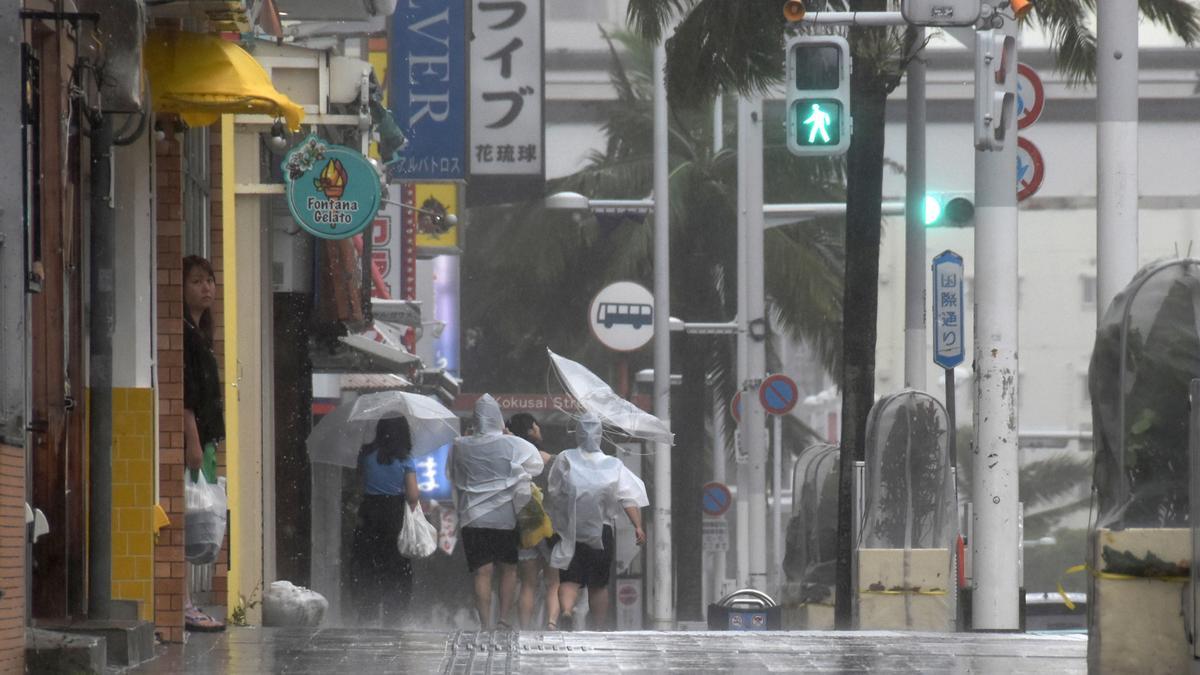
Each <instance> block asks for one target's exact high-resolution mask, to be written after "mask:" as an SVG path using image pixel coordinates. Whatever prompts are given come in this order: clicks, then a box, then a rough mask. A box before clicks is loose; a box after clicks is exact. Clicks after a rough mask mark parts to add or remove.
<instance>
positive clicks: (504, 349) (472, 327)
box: [463, 33, 844, 619]
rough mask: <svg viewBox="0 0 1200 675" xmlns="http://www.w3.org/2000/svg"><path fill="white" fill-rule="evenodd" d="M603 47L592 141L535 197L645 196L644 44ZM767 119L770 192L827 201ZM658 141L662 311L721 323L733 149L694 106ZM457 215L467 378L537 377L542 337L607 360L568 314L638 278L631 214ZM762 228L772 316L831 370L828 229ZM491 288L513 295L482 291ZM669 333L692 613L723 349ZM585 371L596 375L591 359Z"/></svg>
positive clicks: (500, 381) (832, 283) (678, 542)
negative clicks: (468, 223)
mask: <svg viewBox="0 0 1200 675" xmlns="http://www.w3.org/2000/svg"><path fill="white" fill-rule="evenodd" d="M609 44H610V49H611V51H612V56H613V59H612V63H613V66H612V71H611V77H612V82H613V84H614V86H615V88H616V91H617V102H616V104H615V105H613V106H612V107H611V109H610V110H609V112H608V119H607V121H606V123H605V125H604V133H605V136H606V140H607V143H606V147H605V150H604V151H603V152H597V153H595V154H594V155H593V156H592V157H591V158H590V160H589V162H588V165H587V166H586V167H585V168H584V169H583V170H581V171H579V172H577V173H575V174H572V175H570V176H567V177H565V178H562V179H560V180H557V181H553V182H552V183H551V184H550V185H549V186H548V187H547V189H548V191H549V192H557V191H560V190H574V191H577V192H580V193H583V194H586V195H588V196H590V197H593V198H630V197H639V196H644V195H646V194H647V192H648V188H649V186H650V184H651V174H652V167H653V148H652V143H651V140H652V133H651V131H652V128H653V110H652V89H653V86H652V81H651V78H650V74H651V72H652V68H651V62H652V59H651V50H650V47H649V45H648V44H646V43H645V42H644V41H643V40H641V39H640V38H638V37H636V36H634V35H632V34H629V33H617V34H615V35H613V36H612V38H611V39H610V42H609ZM617 45H619V46H620V50H618V48H617ZM767 126H768V128H772V129H773V130H776V129H777V131H775V133H774V134H773V136H771V137H768V138H767V139H766V143H765V146H766V150H765V154H766V160H765V161H766V162H767V166H768V167H769V170H768V171H767V172H766V173H767V175H768V176H769V177H770V178H769V180H768V185H767V186H766V189H767V191H768V195H769V196H770V197H771V198H772V199H776V200H779V201H786V200H791V201H817V200H828V199H831V198H841V196H842V195H843V194H844V193H843V190H842V179H843V176H842V170H841V165H840V163H839V162H835V161H827V160H809V161H801V160H797V159H796V158H794V157H792V156H791V155H790V154H789V153H788V152H787V151H786V148H785V147H784V139H783V137H782V131H781V130H782V128H783V126H782V123H780V124H777V125H767ZM727 135H730V136H731V135H732V134H727ZM670 143H671V185H670V188H671V195H670V208H671V224H672V232H671V244H672V250H671V258H672V261H673V264H672V266H671V268H672V270H671V271H672V278H671V300H672V302H671V308H672V314H674V315H675V316H679V317H681V318H683V319H685V320H687V321H726V320H730V319H731V318H732V317H733V316H734V314H735V311H736V288H735V286H734V283H733V281H734V279H735V277H736V274H735V270H736V252H737V242H736V239H735V234H736V229H735V227H734V223H735V222H736V217H737V214H736V204H737V196H736V194H737V193H736V185H737V177H736V164H737V162H736V151H735V150H733V149H729V148H726V149H722V150H714V144H713V139H712V138H711V123H710V117H709V114H708V109H707V108H705V109H686V108H679V107H676V108H675V109H674V111H673V113H672V116H671V125H670ZM471 219H472V221H473V222H476V223H487V225H486V226H481V227H477V228H475V230H473V231H472V239H471V242H470V244H469V246H468V247H467V252H466V259H465V260H464V265H463V270H464V283H463V304H464V312H465V314H466V320H465V321H464V327H465V341H466V350H465V352H466V367H467V372H469V373H471V374H472V379H473V382H472V386H473V388H474V387H480V388H500V387H512V386H513V385H514V384H521V385H523V386H528V387H534V388H543V387H545V386H546V379H545V367H544V366H543V365H542V364H544V363H545V355H544V351H543V350H544V347H545V346H547V345H548V346H550V347H552V348H553V349H555V351H559V352H561V353H564V354H565V355H568V356H571V357H575V358H581V359H583V360H584V361H585V362H587V363H588V364H589V365H592V366H594V367H595V366H596V365H597V364H607V367H610V368H611V366H612V365H613V364H615V363H616V361H617V360H618V357H614V356H613V355H612V354H611V353H605V352H604V351H603V349H602V348H601V347H600V346H599V345H598V344H597V343H596V341H595V340H592V339H590V336H589V333H588V329H587V328H586V326H585V322H584V321H582V320H580V319H582V318H583V317H584V316H586V311H587V303H588V302H589V300H590V298H591V297H592V296H593V295H594V294H595V292H596V291H598V290H599V289H600V288H602V287H603V286H605V285H607V284H608V283H611V282H612V281H616V280H622V279H630V280H635V281H640V282H642V283H645V284H647V285H648V283H649V281H650V279H651V275H652V272H653V270H652V269H651V252H652V245H653V240H652V231H651V228H649V227H648V226H647V223H643V222H641V220H640V218H638V217H632V216H625V217H621V216H614V217H599V218H596V219H585V220H582V221H581V222H579V223H576V222H574V221H573V219H572V218H571V217H570V216H565V215H562V214H557V213H552V212H547V211H545V210H544V209H543V208H542V206H541V205H540V204H524V205H517V206H509V207H505V208H500V209H490V210H488V211H487V212H485V213H473V214H472V217H471ZM765 238H766V240H765V243H766V246H765V248H766V250H767V251H768V257H767V260H766V263H767V265H768V268H767V269H768V273H767V278H766V287H767V292H768V295H769V296H770V298H771V300H772V312H773V314H772V315H773V316H774V317H775V318H776V320H777V323H778V325H779V327H780V329H781V330H782V331H784V332H785V333H786V334H787V335H788V336H789V338H792V339H805V340H807V341H809V342H810V343H811V344H813V345H815V346H816V348H817V349H818V350H819V352H820V353H821V354H822V355H823V357H824V360H825V363H826V366H827V367H829V368H831V369H833V370H834V372H836V368H837V364H838V363H839V358H840V353H839V352H838V350H837V345H838V344H840V338H841V336H840V318H841V291H840V282H841V268H842V259H841V232H840V227H839V226H838V225H837V223H836V222H834V221H818V222H809V223H804V224H799V223H797V224H793V225H789V226H784V227H778V228H772V229H771V230H769V231H768V232H767V233H766V235H765ZM497 289H504V292H505V293H507V294H509V295H510V296H511V297H512V298H513V300H514V301H508V302H503V303H499V302H496V301H495V298H496V296H497ZM675 339H676V340H677V343H676V344H675V346H674V347H673V350H672V352H673V354H675V355H676V357H675V358H674V359H673V361H674V363H675V364H676V367H677V368H678V369H679V370H678V372H680V373H681V374H682V376H683V383H682V385H681V386H680V387H679V388H678V389H676V391H675V394H676V398H675V401H674V405H673V411H672V419H673V422H674V424H673V426H674V428H675V430H676V432H677V436H676V451H675V452H674V453H673V462H672V474H673V480H672V483H673V484H672V494H673V500H672V501H673V503H672V511H673V514H674V517H673V519H674V522H673V533H672V534H673V541H674V549H675V551H676V556H677V563H676V569H677V570H679V573H678V577H679V578H678V583H677V589H678V594H679V601H678V604H677V606H678V607H679V615H680V617H681V618H684V619H692V618H699V617H700V612H701V610H702V608H701V607H700V588H701V586H702V584H701V579H700V569H701V550H702V545H701V540H700V539H701V537H700V534H701V533H700V530H701V513H700V502H701V500H700V499H699V494H700V488H701V486H702V485H703V483H704V482H705V480H706V479H707V476H708V475H709V474H708V472H707V465H708V457H709V456H710V453H708V452H705V451H704V448H705V445H706V443H707V434H706V432H705V426H706V420H707V418H708V413H709V411H710V410H712V407H711V405H712V399H711V398H710V395H711V396H717V397H719V400H728V399H729V397H730V396H732V394H733V390H734V387H735V383H734V382H733V377H732V371H733V367H732V362H733V354H734V350H733V345H732V344H731V343H730V341H729V340H728V339H727V338H722V337H719V336H718V337H696V336H679V337H676V338H675ZM648 356H649V355H648V354H644V353H637V354H633V355H631V356H630V357H629V358H630V360H631V362H632V364H634V366H635V367H637V366H639V365H649V363H648V360H649V359H648ZM531 364H537V365H536V366H532V367H531ZM600 372H601V374H605V373H606V371H605V370H604V367H603V366H602V367H601V368H600ZM607 372H608V374H610V375H611V371H607ZM477 374H478V375H477ZM610 381H613V380H610ZM710 382H711V383H713V387H712V388H711V389H710V387H709V383H710ZM732 427H733V425H732V424H730V425H728V426H727V428H729V429H732ZM794 432H795V428H794V426H792V427H789V428H788V433H794Z"/></svg>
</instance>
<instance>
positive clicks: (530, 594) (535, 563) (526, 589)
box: [517, 558, 549, 630]
mask: <svg viewBox="0 0 1200 675" xmlns="http://www.w3.org/2000/svg"><path fill="white" fill-rule="evenodd" d="M540 566H541V562H540V558H534V559H533V560H522V561H521V562H519V563H517V568H518V569H519V570H520V572H521V594H520V595H519V596H518V597H517V617H518V618H519V619H520V621H521V630H529V628H531V626H530V624H531V623H532V622H533V603H534V601H535V600H537V586H538V568H539V567H540ZM547 592H549V590H547Z"/></svg>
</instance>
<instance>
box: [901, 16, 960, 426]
mask: <svg viewBox="0 0 1200 675" xmlns="http://www.w3.org/2000/svg"><path fill="white" fill-rule="evenodd" d="M914 30H915V31H916V34H917V39H916V46H915V47H914V48H915V49H916V50H917V52H918V53H917V54H914V55H913V56H912V59H911V60H910V61H909V62H908V75H907V78H906V85H905V87H906V89H905V103H906V104H907V107H908V120H907V121H906V122H905V125H904V128H905V137H906V147H905V152H904V154H905V164H906V166H905V173H904V186H905V211H904V386H905V387H909V388H911V389H918V390H921V391H924V390H925V373H926V372H927V370H928V366H927V363H928V359H929V358H930V357H929V352H928V351H927V350H926V348H925V307H926V303H925V281H926V280H927V279H929V278H930V276H929V262H928V260H926V257H925V61H923V60H922V59H923V58H924V54H923V51H922V45H923V44H924V43H925V29H924V28H914ZM952 432H953V431H952Z"/></svg>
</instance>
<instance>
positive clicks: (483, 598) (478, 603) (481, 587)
mask: <svg viewBox="0 0 1200 675" xmlns="http://www.w3.org/2000/svg"><path fill="white" fill-rule="evenodd" d="M495 567H496V566H495V565H494V564H492V563H488V564H486V565H483V566H482V567H480V568H479V569H477V570H475V609H476V611H478V612H479V628H480V630H490V629H491V627H492V570H493V569H495Z"/></svg>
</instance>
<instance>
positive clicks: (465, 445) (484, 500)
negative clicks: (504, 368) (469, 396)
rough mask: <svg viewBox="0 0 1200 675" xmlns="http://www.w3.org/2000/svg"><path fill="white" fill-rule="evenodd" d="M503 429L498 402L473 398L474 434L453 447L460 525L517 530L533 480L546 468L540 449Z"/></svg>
mask: <svg viewBox="0 0 1200 675" xmlns="http://www.w3.org/2000/svg"><path fill="white" fill-rule="evenodd" d="M503 430H504V417H503V416H502V415H501V413H500V405H499V404H498V403H496V399H494V398H492V397H491V396H490V395H488V394H484V395H483V396H481V397H480V398H479V400H478V401H476V402H475V433H474V434H473V435H471V436H460V437H459V438H457V439H455V441H454V448H453V449H452V450H451V451H450V462H449V465H450V481H451V483H452V484H453V485H454V490H455V499H456V504H457V506H458V523H459V526H460V527H467V526H469V525H472V524H474V526H476V527H489V528H494V529H514V528H516V526H517V511H519V510H520V508H521V507H522V506H524V505H525V502H527V501H528V500H529V485H530V480H531V479H532V478H533V477H534V476H536V475H538V474H540V473H541V472H542V456H541V454H540V453H539V452H538V451H537V448H535V447H534V446H533V444H532V443H530V442H528V441H526V440H524V439H521V438H518V437H516V436H510V435H505V434H504V433H503ZM481 519H482V520H481ZM476 521H479V522H476Z"/></svg>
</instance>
